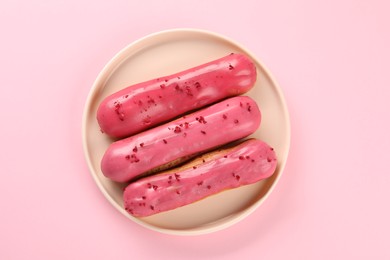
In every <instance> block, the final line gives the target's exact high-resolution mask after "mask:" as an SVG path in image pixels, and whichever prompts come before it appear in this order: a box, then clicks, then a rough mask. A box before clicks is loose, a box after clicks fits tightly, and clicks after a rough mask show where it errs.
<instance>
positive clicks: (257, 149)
mask: <svg viewBox="0 0 390 260" xmlns="http://www.w3.org/2000/svg"><path fill="white" fill-rule="evenodd" d="M200 162H202V161H200ZM276 165H277V161H276V155H275V152H274V151H273V149H272V148H271V147H270V146H268V145H267V144H266V143H264V142H262V141H259V140H255V139H251V140H248V141H246V142H244V143H242V144H240V145H238V146H236V147H235V148H234V149H232V150H230V151H227V152H225V153H223V152H221V153H219V154H217V156H213V157H212V158H211V159H210V160H209V161H205V162H203V163H201V164H198V165H196V166H193V167H190V168H187V169H185V170H182V171H170V172H169V173H168V174H164V173H162V174H158V175H154V176H150V177H146V178H142V179H140V180H138V181H136V182H134V183H131V184H130V185H129V186H127V187H126V189H125V191H124V194H123V198H124V206H125V208H126V210H127V211H128V212H129V213H130V214H132V215H134V216H136V217H146V216H149V215H153V214H156V213H159V212H163V211H167V210H172V209H175V208H178V207H181V206H184V205H188V204H190V203H193V202H196V201H198V200H200V199H203V198H205V197H208V196H210V195H213V194H216V193H218V192H221V191H223V190H227V189H233V188H237V187H240V186H243V185H247V184H251V183H255V182H258V181H260V180H262V179H265V178H268V177H269V176H271V175H272V174H273V173H274V171H275V168H276Z"/></svg>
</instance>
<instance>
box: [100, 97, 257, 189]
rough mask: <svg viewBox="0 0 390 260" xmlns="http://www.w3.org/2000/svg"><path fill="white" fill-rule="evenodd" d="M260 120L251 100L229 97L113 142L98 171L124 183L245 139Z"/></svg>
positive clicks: (255, 106)
mask: <svg viewBox="0 0 390 260" xmlns="http://www.w3.org/2000/svg"><path fill="white" fill-rule="evenodd" d="M260 121H261V113H260V110H259V108H258V106H257V104H256V102H255V101H254V100H253V99H251V98H250V97H246V96H238V97H233V98H229V99H226V100H224V101H221V102H219V103H216V104H214V105H212V106H209V107H207V108H205V109H202V110H199V111H196V112H194V113H192V114H189V115H186V116H183V117H181V118H179V119H177V120H175V121H171V122H169V123H166V124H164V125H160V126H157V127H155V128H152V129H149V130H146V131H144V132H141V133H139V134H136V135H133V136H131V137H128V138H125V139H122V140H119V141H116V142H114V143H112V144H111V145H110V146H109V147H108V149H107V150H106V152H105V154H104V156H103V158H102V161H101V169H102V172H103V174H104V175H105V176H106V177H108V178H110V179H111V180H113V181H117V182H127V181H130V180H132V179H134V178H138V177H140V176H142V175H146V174H149V173H152V172H155V171H157V170H158V171H161V170H164V169H167V168H170V167H173V166H175V165H177V164H178V163H181V162H183V161H185V160H188V159H190V158H192V157H193V156H195V155H197V154H199V153H200V152H205V151H207V150H210V149H212V148H215V147H218V146H221V145H224V144H226V143H229V142H232V141H235V140H238V139H240V138H243V137H246V136H248V135H250V134H252V133H253V132H255V131H256V129H257V128H258V127H259V125H260Z"/></svg>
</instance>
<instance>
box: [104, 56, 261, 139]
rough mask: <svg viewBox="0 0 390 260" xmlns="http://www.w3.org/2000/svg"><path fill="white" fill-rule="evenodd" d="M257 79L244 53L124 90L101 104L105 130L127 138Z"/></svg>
mask: <svg viewBox="0 0 390 260" xmlns="http://www.w3.org/2000/svg"><path fill="white" fill-rule="evenodd" d="M255 81H256V67H255V65H254V63H253V62H252V61H251V60H250V59H249V58H248V57H247V56H245V55H243V54H230V55H228V56H226V57H223V58H220V59H217V60H214V61H211V62H208V63H205V64H203V65H200V66H197V67H194V68H191V69H188V70H185V71H182V72H179V73H176V74H173V75H170V76H165V77H160V78H157V79H153V80H149V81H146V82H142V83H138V84H135V85H132V86H129V87H127V88H125V89H122V90H120V91H118V92H116V93H114V94H112V95H110V96H108V97H107V98H105V99H104V100H103V101H102V103H101V104H100V105H99V108H98V111H97V120H98V123H99V126H100V128H101V130H102V132H104V133H106V134H108V135H110V136H113V137H125V136H129V135H133V134H136V133H139V132H141V131H143V130H145V129H148V128H151V127H153V126H155V125H157V124H160V123H163V122H166V121H168V120H170V119H173V118H175V117H177V116H179V115H181V114H184V113H186V112H188V111H192V110H195V109H198V108H201V107H203V106H205V105H208V104H212V103H214V102H216V101H219V100H222V99H224V98H227V97H231V96H236V95H240V94H243V93H245V92H247V91H248V90H250V89H251V88H252V87H253V86H254V84H255Z"/></svg>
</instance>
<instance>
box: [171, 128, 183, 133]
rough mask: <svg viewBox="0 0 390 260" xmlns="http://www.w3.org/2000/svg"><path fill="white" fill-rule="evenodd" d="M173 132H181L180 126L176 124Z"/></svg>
mask: <svg viewBox="0 0 390 260" xmlns="http://www.w3.org/2000/svg"><path fill="white" fill-rule="evenodd" d="M173 132H175V133H180V132H181V128H180V127H179V126H176V127H175V130H174V131H173Z"/></svg>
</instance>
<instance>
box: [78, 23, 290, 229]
mask: <svg viewBox="0 0 390 260" xmlns="http://www.w3.org/2000/svg"><path fill="white" fill-rule="evenodd" d="M231 52H236V53H244V54H246V55H248V56H249V57H250V58H251V59H252V60H253V61H254V62H255V64H256V67H257V71H258V79H257V82H256V84H255V87H254V88H253V89H252V90H251V91H250V92H248V93H247V94H246V95H248V96H250V97H252V98H253V99H254V100H256V102H257V103H258V105H259V107H260V109H261V111H262V122H261V125H260V127H259V129H258V130H257V131H256V132H255V133H254V134H253V135H252V137H255V138H258V139H261V140H263V141H266V142H267V143H268V144H269V145H271V146H272V147H274V148H275V151H276V154H277V156H278V167H277V169H276V172H275V173H274V175H273V176H272V177H270V178H268V179H266V180H263V181H261V182H259V183H256V184H252V185H248V186H244V187H240V188H237V189H233V190H228V191H224V192H221V193H219V194H217V195H214V196H211V197H208V198H206V199H203V200H201V201H198V202H196V203H193V204H191V205H188V206H184V207H181V208H179V209H175V210H171V211H168V212H164V213H160V214H156V215H154V216H150V217H145V218H135V217H133V216H131V215H129V214H128V213H127V212H126V211H125V210H124V208H123V199H122V189H123V187H124V184H118V183H116V182H113V181H110V180H109V179H107V178H106V177H104V175H103V174H102V172H101V170H100V160H101V158H102V156H103V154H104V152H105V150H106V149H107V147H108V146H109V144H110V143H111V142H112V139H110V138H109V137H107V136H106V135H105V134H102V133H101V132H100V128H99V125H98V123H97V121H96V111H97V108H98V105H99V104H100V102H101V101H102V100H103V99H104V98H105V97H106V96H108V95H109V94H112V93H114V92H116V91H118V90H120V89H122V88H125V87H127V86H129V85H132V84H135V83H138V82H142V81H146V80H149V79H153V78H157V77H161V76H164V75H169V74H173V73H176V72H178V71H181V70H184V69H187V68H191V67H194V66H196V65H199V64H202V63H206V62H208V61H211V60H214V59H217V58H220V57H222V56H225V55H227V54H229V53H231ZM82 131H83V133H82V134H83V146H84V152H85V158H86V160H87V163H88V166H89V169H90V171H91V173H92V175H93V177H94V179H95V181H96V183H97V185H98V186H99V188H100V189H101V191H102V192H103V194H104V195H105V196H106V198H107V199H108V200H109V201H110V202H111V203H112V205H114V207H115V208H116V209H117V210H119V211H120V212H121V213H122V214H124V215H125V216H127V217H128V218H130V219H131V220H133V221H135V222H136V223H138V224H140V225H142V226H145V227H147V228H150V229H152V230H156V231H159V232H163V233H170V234H180V235H193V234H201V233H208V232H213V231H217V230H220V229H222V228H225V227H228V226H230V225H232V224H234V223H236V222H238V221H239V220H241V219H243V218H244V217H245V216H247V215H249V214H250V213H251V212H253V211H254V210H255V209H256V208H257V207H258V206H259V205H260V204H261V203H262V202H263V201H264V200H265V199H266V197H267V196H268V195H269V193H270V192H271V190H272V189H273V187H274V186H275V184H276V183H277V181H278V179H279V178H280V175H281V173H282V170H283V168H284V166H285V163H286V159H287V154H288V150H289V145H290V122H289V115H288V111H287V107H286V104H285V101H284V98H283V95H282V92H281V90H280V88H279V87H278V85H277V84H276V82H275V80H274V79H273V78H272V76H271V75H270V73H269V71H268V70H267V69H266V68H265V67H264V65H263V64H262V63H260V62H259V61H258V59H257V58H256V57H255V56H254V55H252V54H251V53H250V52H249V51H248V50H246V49H244V48H243V47H241V46H240V45H238V44H237V43H235V42H233V41H232V40H229V39H227V38H225V37H223V36H220V35H217V34H214V33H210V32H206V31H200V30H192V29H176V30H169V31H163V32H159V33H155V34H152V35H149V36H147V37H144V38H142V39H140V40H138V41H136V42H134V43H132V44H130V45H129V46H127V47H126V48H124V49H123V50H122V51H120V52H119V53H118V54H117V55H116V56H115V57H114V58H113V59H112V60H111V61H110V62H109V63H108V64H107V65H106V66H105V67H104V69H103V70H102V72H101V73H100V74H99V76H98V78H97V79H96V81H95V83H94V85H93V87H92V89H91V92H90V94H89V96H88V99H87V102H86V106H85V110H84V117H83V130H82Z"/></svg>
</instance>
